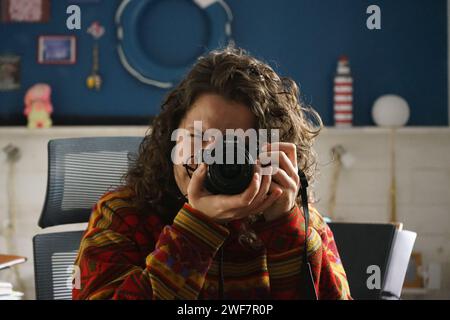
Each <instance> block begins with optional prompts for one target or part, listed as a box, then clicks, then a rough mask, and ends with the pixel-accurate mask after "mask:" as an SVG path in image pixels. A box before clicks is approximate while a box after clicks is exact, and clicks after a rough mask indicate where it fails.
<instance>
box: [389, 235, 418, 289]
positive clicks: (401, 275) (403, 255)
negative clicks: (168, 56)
mask: <svg viewBox="0 0 450 320" xmlns="http://www.w3.org/2000/svg"><path fill="white" fill-rule="evenodd" d="M416 237H417V233H415V232H412V231H407V230H403V231H398V230H397V231H396V232H395V237H394V242H393V244H392V250H391V254H390V259H389V262H388V266H387V269H386V278H385V281H384V287H383V291H386V292H390V293H392V294H394V295H396V296H397V297H400V295H401V292H402V287H403V282H404V281H405V276H406V271H407V269H408V263H409V258H410V257H411V253H412V249H413V247H414V242H415V241H416Z"/></svg>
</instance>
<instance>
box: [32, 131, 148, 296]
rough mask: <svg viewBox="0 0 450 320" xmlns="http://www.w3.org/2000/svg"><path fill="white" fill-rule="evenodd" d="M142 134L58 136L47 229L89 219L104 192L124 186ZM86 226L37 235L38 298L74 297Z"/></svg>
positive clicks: (51, 154) (51, 158)
mask: <svg viewBox="0 0 450 320" xmlns="http://www.w3.org/2000/svg"><path fill="white" fill-rule="evenodd" d="M141 141H142V137H93V138H90V137H89V138H71V139H55V140H51V141H49V143H48V182H47V193H46V197H45V204H44V208H43V210H42V213H41V217H40V219H39V226H40V227H41V228H48V227H52V226H57V225H63V224H72V223H83V222H87V221H88V219H89V215H90V213H91V209H92V206H93V205H94V204H95V203H96V202H97V200H98V199H99V198H100V196H101V195H103V194H104V193H105V192H106V191H108V190H110V189H113V188H115V187H117V186H119V185H120V184H121V182H122V181H121V179H122V177H123V175H124V174H125V172H126V171H127V169H128V167H129V164H130V162H131V161H132V158H133V155H132V154H136V153H137V151H138V149H139V144H140V143H141ZM82 233H83V230H80V231H71V232H58V233H46V234H38V235H36V236H35V237H34V238H33V251H34V271H35V284H36V298H37V299H38V300H52V299H71V298H72V281H71V279H72V271H73V262H74V260H75V258H76V254H77V251H78V247H79V245H80V240H81V236H82Z"/></svg>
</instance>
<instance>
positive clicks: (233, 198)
mask: <svg viewBox="0 0 450 320" xmlns="http://www.w3.org/2000/svg"><path fill="white" fill-rule="evenodd" d="M206 169H207V165H206V164H205V163H201V164H200V165H199V166H198V167H197V169H196V170H195V171H194V173H193V175H192V178H191V180H190V182H189V185H188V189H187V193H188V202H189V205H190V206H191V207H193V208H194V209H196V210H198V211H200V212H202V213H203V214H205V215H207V216H209V217H210V218H212V219H213V220H214V221H216V222H218V223H226V222H229V221H232V220H237V219H242V218H245V217H247V216H249V215H254V214H260V213H262V212H263V211H264V210H266V209H267V208H269V207H270V206H271V205H272V204H273V203H274V202H275V201H276V200H277V199H278V198H279V197H280V196H281V194H282V193H283V191H282V190H281V188H278V187H275V188H274V187H273V186H271V182H272V174H271V171H272V169H271V168H269V167H265V168H264V173H265V174H264V175H262V170H261V165H260V163H259V161H258V162H257V163H256V165H255V172H254V174H253V178H252V181H251V182H250V185H249V186H248V187H247V189H245V190H244V191H243V192H242V193H240V194H236V195H223V194H218V195H215V194H211V193H209V192H208V191H207V190H206V189H205V187H204V181H205V178H206Z"/></svg>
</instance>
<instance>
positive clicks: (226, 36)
mask: <svg viewBox="0 0 450 320" xmlns="http://www.w3.org/2000/svg"><path fill="white" fill-rule="evenodd" d="M171 3H173V2H169V1H167V2H165V1H161V0H159V1H157V0H123V1H122V2H121V4H120V5H119V7H118V9H117V12H116V17H115V22H116V26H117V39H118V42H119V43H118V46H117V49H118V53H119V58H120V61H121V63H122V65H123V66H124V68H125V69H126V70H127V71H128V72H129V73H130V74H131V75H132V76H133V77H135V78H136V79H138V80H139V81H141V82H143V83H145V84H147V85H152V86H156V87H158V88H163V89H167V88H171V87H172V86H173V84H174V83H175V82H177V81H178V80H179V79H180V78H181V76H182V75H183V74H184V73H185V72H186V68H187V67H188V66H189V65H190V64H191V63H193V62H194V61H195V60H196V59H197V57H198V54H195V56H192V57H190V61H187V62H183V65H180V64H179V63H173V64H162V63H160V62H157V61H154V59H152V57H150V56H149V54H148V52H147V51H148V50H144V47H145V45H143V43H145V39H142V36H143V35H145V33H142V32H140V31H141V30H140V27H141V26H142V23H143V21H144V20H145V17H147V16H148V15H149V14H150V13H149V11H151V10H153V9H154V8H155V7H157V6H156V4H158V5H163V4H164V5H166V4H169V5H171ZM180 3H181V2H180ZM192 3H193V4H195V5H196V7H197V8H198V9H200V10H201V11H202V12H201V14H202V15H204V16H206V18H207V19H205V21H207V22H209V23H210V25H209V28H208V29H209V30H208V31H207V32H206V33H205V34H207V35H209V39H207V41H206V43H204V44H198V47H200V48H204V50H205V51H206V50H211V49H214V48H216V47H217V46H219V45H222V46H223V45H226V44H227V43H232V42H233V40H232V38H231V23H232V20H233V14H232V12H231V10H230V7H229V6H228V5H227V3H226V2H225V0H192ZM168 18H169V17H168ZM172 19H173V18H172ZM164 31H165V30H164V29H162V30H161V32H164ZM196 46H197V45H196ZM179 50H183V49H182V48H180V49H179ZM180 52H182V51H180Z"/></svg>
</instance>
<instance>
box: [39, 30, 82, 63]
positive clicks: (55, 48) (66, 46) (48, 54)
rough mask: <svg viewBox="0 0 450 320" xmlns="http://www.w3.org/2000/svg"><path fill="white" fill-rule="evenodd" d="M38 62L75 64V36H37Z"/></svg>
mask: <svg viewBox="0 0 450 320" xmlns="http://www.w3.org/2000/svg"><path fill="white" fill-rule="evenodd" d="M37 61H38V63H39V64H75V63H76V61H77V38H76V37H75V36H68V35H42V36H39V37H38V52H37Z"/></svg>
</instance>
